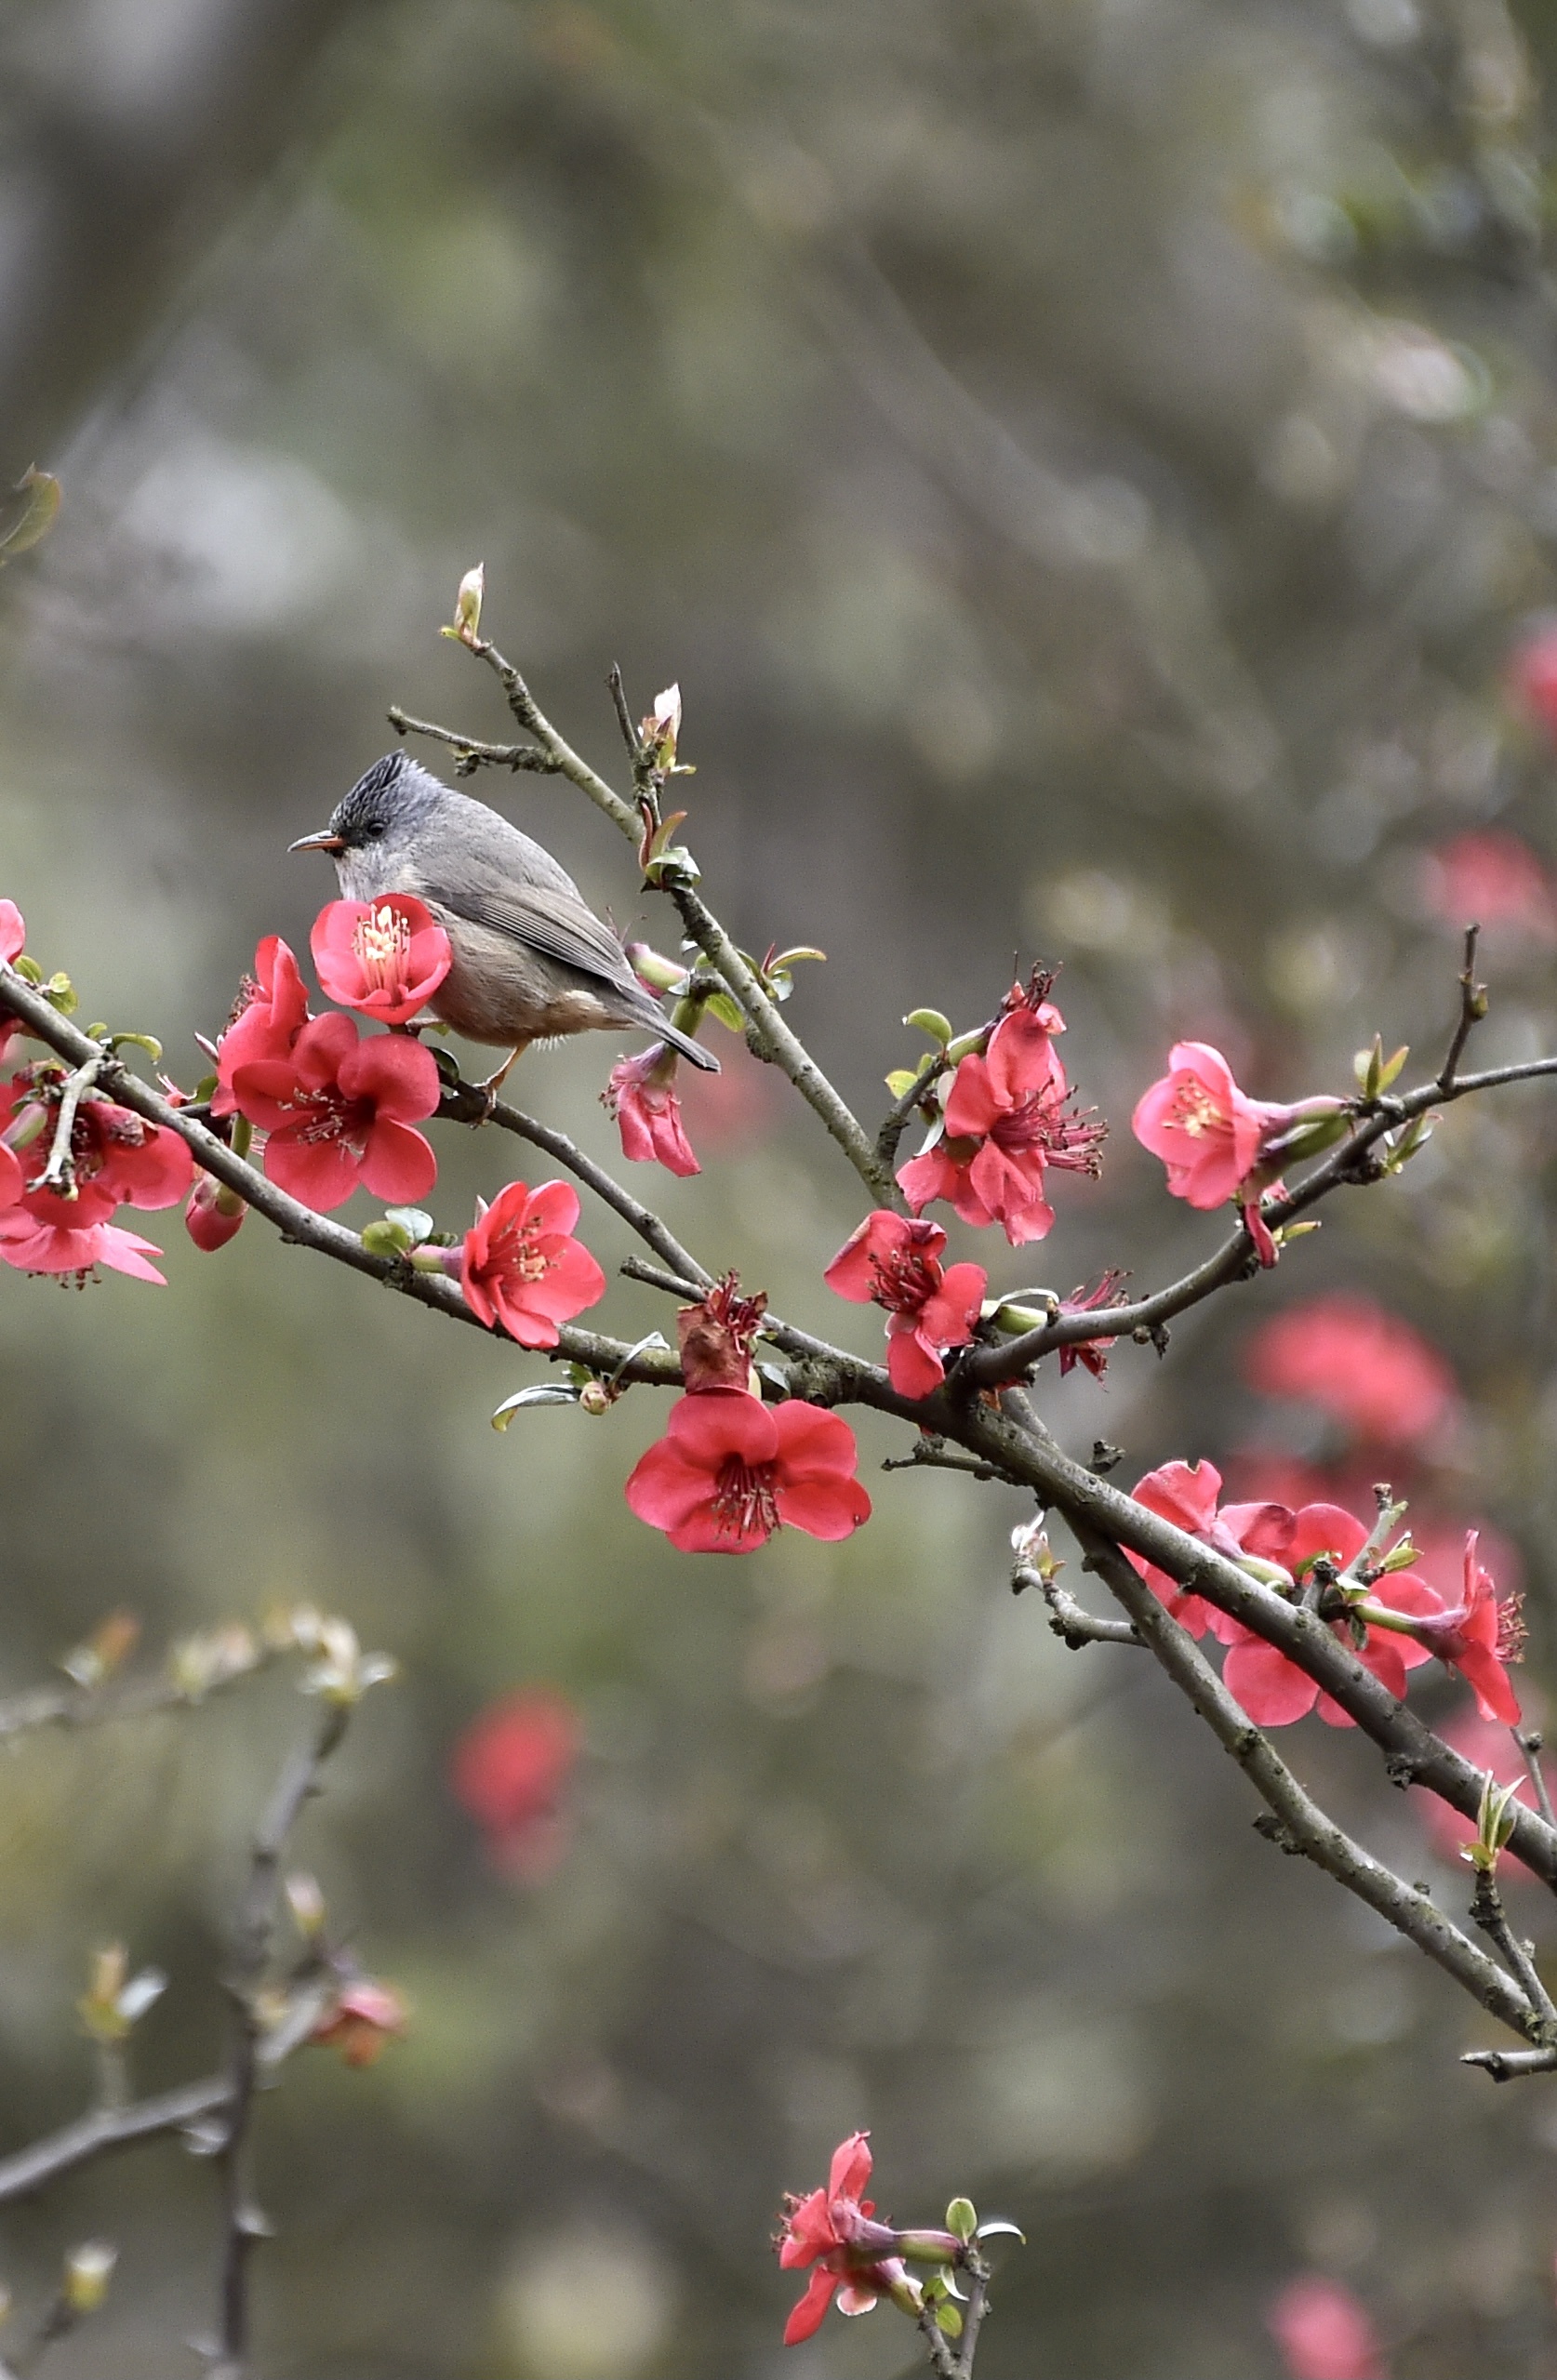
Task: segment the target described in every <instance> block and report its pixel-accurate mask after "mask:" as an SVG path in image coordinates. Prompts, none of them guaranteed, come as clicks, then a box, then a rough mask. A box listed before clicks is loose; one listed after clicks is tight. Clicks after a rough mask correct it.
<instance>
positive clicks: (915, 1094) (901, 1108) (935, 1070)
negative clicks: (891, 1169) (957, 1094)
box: [876, 1050, 952, 1166]
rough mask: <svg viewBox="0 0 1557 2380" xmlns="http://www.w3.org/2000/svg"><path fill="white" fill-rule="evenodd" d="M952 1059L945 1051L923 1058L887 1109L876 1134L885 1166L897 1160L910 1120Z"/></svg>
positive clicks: (879, 1155) (877, 1149)
mask: <svg viewBox="0 0 1557 2380" xmlns="http://www.w3.org/2000/svg"><path fill="white" fill-rule="evenodd" d="M951 1063H952V1061H951V1059H950V1058H949V1057H947V1055H946V1052H945V1051H944V1050H940V1051H939V1052H933V1053H932V1054H931V1055H930V1056H929V1057H927V1058H926V1059H925V1064H924V1068H923V1070H922V1071H921V1072H920V1073H918V1074H916V1075H915V1076H914V1078H913V1081H912V1083H911V1084H909V1087H908V1089H907V1090H906V1091H905V1092H904V1093H903V1095H902V1097H901V1098H899V1099H895V1100H894V1101H893V1104H892V1106H891V1108H890V1109H889V1110H887V1113H886V1116H885V1121H884V1122H883V1124H882V1127H881V1130H880V1131H879V1132H878V1133H877V1135H876V1155H877V1156H878V1157H879V1158H880V1159H881V1162H882V1163H883V1164H884V1165H886V1166H891V1165H893V1164H894V1163H896V1162H897V1156H898V1142H899V1141H900V1140H901V1138H902V1137H903V1134H904V1133H905V1132H906V1130H907V1129H908V1125H909V1120H910V1118H911V1117H912V1114H913V1111H914V1110H915V1108H917V1107H918V1106H919V1104H920V1102H921V1100H922V1099H923V1098H924V1097H925V1092H926V1091H927V1090H928V1089H929V1088H930V1085H931V1084H933V1083H938V1081H939V1080H940V1077H941V1076H942V1075H943V1074H944V1073H945V1071H946V1070H947V1068H948V1067H949V1066H950V1065H951Z"/></svg>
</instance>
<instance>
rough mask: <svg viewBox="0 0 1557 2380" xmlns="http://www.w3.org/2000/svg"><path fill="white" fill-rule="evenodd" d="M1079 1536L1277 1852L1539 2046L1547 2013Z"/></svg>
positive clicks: (1094, 1541) (1109, 1551) (1158, 1609)
mask: <svg viewBox="0 0 1557 2380" xmlns="http://www.w3.org/2000/svg"><path fill="white" fill-rule="evenodd" d="M1077 1536H1078V1539H1079V1541H1080V1543H1081V1545H1082V1548H1083V1549H1084V1551H1085V1555H1086V1563H1087V1567H1088V1569H1089V1570H1093V1571H1095V1572H1096V1573H1097V1574H1098V1576H1099V1577H1100V1578H1101V1579H1102V1580H1103V1582H1104V1584H1105V1585H1106V1586H1107V1588H1108V1589H1109V1591H1110V1593H1111V1594H1112V1595H1114V1596H1116V1597H1117V1598H1118V1600H1119V1602H1121V1603H1122V1604H1123V1605H1124V1607H1125V1611H1126V1612H1127V1613H1128V1614H1129V1615H1130V1618H1131V1620H1132V1621H1133V1623H1134V1625H1135V1627H1136V1629H1137V1630H1138V1633H1139V1635H1140V1637H1141V1639H1142V1640H1143V1642H1145V1644H1146V1645H1147V1647H1148V1649H1149V1650H1150V1651H1151V1653H1152V1654H1153V1655H1154V1656H1155V1657H1156V1659H1157V1660H1158V1661H1159V1662H1160V1663H1161V1664H1162V1666H1163V1668H1164V1669H1165V1670H1166V1672H1167V1674H1168V1676H1169V1677H1170V1678H1171V1679H1172V1680H1173V1682H1174V1684H1175V1685H1176V1686H1177V1687H1178V1690H1179V1692H1180V1693H1181V1694H1183V1695H1186V1696H1187V1698H1188V1699H1189V1701H1190V1702H1191V1703H1192V1705H1193V1706H1194V1709H1196V1711H1197V1712H1198V1713H1199V1715H1200V1716H1201V1718H1202V1719H1204V1722H1205V1723H1206V1725H1207V1726H1208V1727H1209V1728H1210V1729H1211V1732H1212V1734H1213V1735H1215V1736H1216V1738H1217V1741H1218V1743H1219V1744H1220V1745H1221V1747H1222V1749H1223V1750H1224V1751H1226V1752H1229V1753H1231V1756H1232V1758H1233V1759H1234V1760H1235V1761H1236V1762H1237V1763H1238V1765H1239V1767H1240V1768H1241V1769H1242V1770H1243V1772H1244V1775H1245V1776H1246V1777H1247V1778H1248V1780H1249V1782H1250V1784H1251V1785H1252V1786H1253V1787H1254V1788H1255V1790H1256V1792H1257V1793H1258V1795H1259V1797H1260V1799H1261V1801H1262V1802H1264V1803H1265V1805H1266V1808H1267V1809H1268V1810H1269V1812H1270V1814H1271V1816H1270V1820H1269V1822H1267V1823H1264V1824H1261V1825H1260V1832H1261V1833H1262V1834H1264V1835H1266V1836H1268V1837H1269V1839H1270V1841H1271V1842H1274V1843H1275V1844H1277V1846H1278V1847H1279V1848H1280V1849H1281V1850H1283V1851H1288V1852H1298V1853H1301V1854H1302V1855H1303V1857H1304V1858H1306V1859H1311V1860H1312V1861H1313V1863H1314V1865H1315V1866H1316V1867H1317V1868H1323V1869H1324V1873H1325V1874H1326V1875H1327V1876H1333V1877H1334V1878H1335V1880H1336V1881H1337V1883H1338V1884H1344V1885H1345V1887H1346V1889H1347V1891H1348V1892H1349V1893H1354V1894H1355V1895H1357V1897H1358V1899H1359V1900H1361V1901H1365V1902H1366V1903H1367V1906H1368V1907H1369V1908H1371V1909H1375V1910H1377V1913H1378V1915H1379V1916H1380V1917H1382V1918H1384V1919H1385V1920H1387V1921H1388V1922H1389V1923H1390V1924H1391V1925H1392V1926H1393V1927H1394V1928H1395V1930H1396V1932H1397V1933H1399V1934H1403V1935H1404V1936H1405V1938H1406V1940H1407V1941H1409V1942H1414V1943H1415V1944H1416V1946H1417V1949H1418V1950H1422V1951H1424V1952H1425V1953H1426V1954H1427V1956H1428V1957H1429V1958H1430V1959H1431V1960H1432V1961H1433V1963H1434V1964H1435V1965H1436V1966H1440V1967H1442V1968H1443V1969H1444V1973H1445V1974H1449V1975H1452V1976H1453V1977H1454V1979H1455V1981H1456V1983H1457V1984H1458V1985H1459V1986H1460V1987H1461V1988H1462V1989H1463V1990H1465V1991H1468V1992H1469V1993H1470V1994H1471V1998H1472V1999H1473V2000H1475V2001H1478V2002H1479V2003H1480V2004H1481V2006H1482V2007H1483V2008H1485V2009H1487V2010H1488V2011H1489V2012H1490V2014H1492V2015H1494V2016H1496V2017H1497V2020H1498V2022H1499V2023H1500V2024H1503V2025H1507V2026H1508V2027H1509V2028H1510V2031H1511V2032H1515V2033H1518V2034H1520V2035H1521V2036H1522V2037H1523V2038H1524V2040H1526V2041H1539V2039H1540V2036H1541V2032H1542V2029H1543V2028H1544V2025H1545V2022H1546V2017H1545V2012H1544V2010H1543V2009H1541V2008H1539V2007H1538V2006H1536V2005H1535V2004H1533V2002H1532V2001H1531V2000H1530V1998H1529V1997H1528V1996H1527V1994H1526V1991H1525V1990H1524V1988H1523V1986H1522V1984H1521V1983H1520V1981H1518V1980H1516V1979H1515V1978H1514V1977H1511V1976H1510V1975H1506V1974H1504V1973H1503V1970H1502V1968H1501V1967H1499V1966H1498V1965H1497V1963H1496V1961H1494V1960H1491V1959H1489V1958H1488V1957H1487V1955H1486V1953H1485V1952H1484V1950H1478V1949H1477V1948H1476V1946H1475V1944H1474V1943H1473V1942H1472V1941H1471V1938H1470V1936H1469V1935H1465V1934H1462V1933H1461V1932H1460V1930H1459V1928H1458V1927H1457V1925H1453V1924H1451V1923H1450V1921H1449V1920H1448V1919H1447V1918H1446V1917H1444V1915H1443V1914H1442V1912H1441V1911H1440V1910H1438V1909H1436V1908H1434V1907H1433V1905H1432V1903H1431V1900H1430V1899H1429V1898H1428V1895H1426V1894H1425V1893H1418V1892H1417V1891H1416V1890H1415V1889H1414V1888H1413V1887H1412V1886H1411V1885H1409V1884H1407V1883H1405V1882H1404V1881H1403V1880H1402V1879H1401V1878H1400V1877H1399V1876H1397V1875H1396V1874H1395V1873H1394V1871H1393V1870H1392V1869H1391V1868H1386V1867H1385V1866H1384V1864H1383V1862H1382V1861H1381V1860H1377V1859H1375V1857H1374V1856H1373V1855H1372V1853H1371V1852H1368V1851H1364V1848H1363V1846H1362V1845H1361V1843H1358V1842H1353V1841H1352V1840H1351V1836H1350V1835H1348V1834H1345V1833H1343V1831H1342V1830H1341V1828H1339V1827H1337V1825H1336V1823H1335V1821H1334V1820H1333V1819H1332V1818H1329V1817H1327V1816H1326V1815H1325V1814H1324V1811H1323V1810H1322V1809H1321V1808H1320V1807H1319V1805H1318V1803H1317V1802H1314V1801H1312V1800H1311V1798H1310V1797H1309V1795H1308V1794H1307V1793H1305V1792H1304V1790H1303V1788H1302V1787H1301V1786H1300V1785H1299V1784H1298V1780H1297V1778H1296V1777H1295V1776H1294V1775H1293V1774H1292V1772H1291V1770H1290V1769H1289V1768H1288V1767H1287V1765H1286V1763H1285V1762H1284V1761H1283V1760H1282V1759H1281V1758H1280V1757H1279V1756H1278V1754H1277V1753H1276V1751H1275V1749H1274V1748H1273V1747H1272V1745H1271V1740H1270V1738H1269V1736H1267V1735H1265V1734H1264V1733H1263V1732H1262V1731H1261V1730H1260V1729H1259V1728H1258V1727H1257V1726H1256V1725H1255V1724H1254V1722H1252V1720H1250V1719H1249V1717H1248V1716H1247V1714H1246V1713H1245V1712H1244V1710H1243V1709H1241V1707H1240V1706H1239V1704H1238V1703H1237V1702H1235V1701H1234V1700H1233V1697H1232V1695H1231V1694H1230V1693H1229V1692H1228V1690H1227V1688H1226V1686H1224V1685H1223V1683H1222V1682H1221V1680H1220V1678H1219V1677H1218V1675H1217V1672H1216V1670H1215V1669H1213V1668H1212V1666H1211V1664H1210V1662H1209V1661H1207V1660H1206V1658H1205V1656H1204V1654H1203V1653H1202V1652H1201V1650H1200V1648H1199V1646H1198V1645H1197V1644H1196V1643H1195V1641H1194V1639H1193V1638H1192V1637H1191V1635H1190V1634H1189V1632H1188V1630H1187V1629H1182V1628H1180V1627H1179V1625H1178V1621H1177V1620H1176V1619H1174V1618H1173V1617H1172V1615H1170V1613H1169V1612H1168V1610H1167V1607H1166V1606H1165V1604H1164V1603H1163V1602H1160V1601H1159V1599H1158V1597H1157V1596H1156V1595H1154V1594H1153V1593H1152V1591H1151V1588H1150V1587H1149V1586H1148V1585H1147V1584H1146V1581H1145V1580H1144V1579H1143V1578H1142V1577H1140V1576H1139V1575H1138V1573H1137V1572H1136V1571H1135V1570H1134V1569H1133V1568H1132V1567H1131V1565H1130V1563H1129V1562H1126V1561H1125V1556H1124V1554H1123V1553H1122V1552H1121V1550H1120V1549H1119V1547H1118V1546H1117V1545H1111V1543H1110V1542H1109V1540H1108V1538H1107V1537H1106V1536H1101V1535H1100V1534H1099V1533H1098V1531H1096V1530H1095V1529H1091V1528H1087V1527H1086V1526H1085V1524H1084V1525H1083V1526H1082V1527H1081V1528H1080V1529H1079V1530H1078V1531H1077ZM1257 1823H1259V1822H1258V1821H1257ZM1543 1998H1544V1994H1543ZM1549 2004H1550V2003H1549Z"/></svg>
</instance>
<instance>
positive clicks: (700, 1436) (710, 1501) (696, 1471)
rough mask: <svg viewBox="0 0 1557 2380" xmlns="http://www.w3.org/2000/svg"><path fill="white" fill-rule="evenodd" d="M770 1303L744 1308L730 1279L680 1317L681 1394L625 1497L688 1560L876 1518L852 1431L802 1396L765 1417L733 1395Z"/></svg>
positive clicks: (745, 1301) (742, 1392) (745, 1390)
mask: <svg viewBox="0 0 1557 2380" xmlns="http://www.w3.org/2000/svg"><path fill="white" fill-rule="evenodd" d="M764 1305H765V1300H764V1299H759V1298H741V1297H739V1296H738V1295H737V1283H736V1281H735V1276H734V1275H733V1274H731V1275H729V1276H727V1278H726V1279H725V1281H723V1282H720V1283H715V1285H714V1287H713V1288H712V1290H710V1292H709V1293H708V1295H707V1296H705V1297H703V1298H701V1299H699V1302H698V1304H697V1305H696V1306H692V1307H687V1308H684V1309H683V1314H682V1325H681V1332H680V1336H681V1340H682V1346H683V1357H682V1376H683V1378H684V1380H685V1386H686V1394H685V1396H684V1397H681V1398H680V1399H678V1401H677V1403H675V1404H673V1405H672V1408H671V1412H670V1417H669V1419H668V1421H667V1423H666V1427H665V1435H664V1437H663V1438H659V1439H657V1440H656V1441H655V1443H654V1444H653V1445H652V1446H650V1447H649V1449H648V1451H647V1452H646V1453H645V1455H643V1456H640V1457H639V1460H638V1463H637V1465H636V1467H635V1468H634V1469H633V1471H632V1476H631V1477H630V1478H629V1480H628V1483H627V1491H626V1493H627V1501H628V1503H629V1505H630V1506H631V1507H632V1510H633V1511H634V1512H635V1513H636V1514H637V1515H638V1518H639V1520H640V1521H646V1522H648V1525H649V1526H650V1528H652V1529H662V1530H663V1531H664V1533H665V1535H666V1536H668V1537H669V1538H670V1540H671V1543H672V1545H673V1546H675V1547H677V1548H679V1549H680V1550H681V1551H682V1552H683V1553H751V1552H752V1551H754V1549H756V1548H757V1547H758V1546H761V1545H765V1544H766V1542H767V1540H768V1538H769V1537H770V1536H772V1535H773V1533H774V1531H775V1529H777V1528H779V1527H780V1526H781V1525H784V1524H786V1523H787V1524H788V1525H789V1526H790V1527H791V1528H795V1529H803V1530H804V1531H805V1534H806V1535H807V1536H813V1537H823V1538H829V1539H832V1538H838V1537H846V1536H850V1535H851V1534H852V1533H853V1531H854V1530H856V1529H858V1527H859V1525H860V1523H861V1522H864V1521H868V1520H869V1519H870V1517H871V1499H870V1497H869V1496H867V1495H866V1493H865V1490H864V1489H863V1488H862V1487H861V1486H860V1484H859V1482H858V1478H857V1477H856V1476H855V1473H856V1467H857V1464H858V1448H857V1446H856V1444H855V1439H854V1432H853V1430H852V1429H850V1428H849V1426H848V1423H847V1422H846V1421H845V1420H843V1419H842V1418H841V1416H839V1415H837V1414H835V1413H828V1412H825V1411H824V1410H823V1409H822V1407H821V1406H819V1405H814V1404H808V1403H806V1402H805V1399H804V1398H801V1397H791V1398H788V1399H787V1400H786V1401H785V1402H784V1403H782V1404H777V1405H771V1406H770V1405H766V1404H765V1403H763V1400H762V1398H761V1396H759V1395H756V1394H754V1393H753V1392H752V1389H751V1388H750V1387H746V1386H740V1385H732V1383H739V1382H740V1381H744V1380H748V1379H749V1378H750V1376H751V1358H752V1340H753V1338H754V1336H755V1334H756V1331H757V1329H758V1327H759V1325H760V1323H761V1319H762V1313H763V1308H764ZM688 1318H690V1319H688Z"/></svg>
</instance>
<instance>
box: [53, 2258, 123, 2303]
mask: <svg viewBox="0 0 1557 2380" xmlns="http://www.w3.org/2000/svg"><path fill="white" fill-rule="evenodd" d="M118 2261H119V2251H118V2249H117V2248H113V2247H111V2246H110V2245H109V2243H108V2241H107V2240H85V2241H83V2243H82V2245H81V2246H80V2247H79V2248H73V2249H72V2250H71V2251H70V2253H69V2254H68V2255H67V2256H66V2258H65V2268H64V2272H63V2274H62V2275H61V2277H60V2296H61V2297H62V2298H63V2300H64V2302H65V2304H66V2305H67V2306H68V2307H70V2310H71V2312H72V2313H73V2314H77V2315H84V2314H95V2313H96V2312H97V2310H98V2307H100V2305H101V2304H102V2301H103V2299H104V2298H105V2297H106V2296H107V2294H108V2284H109V2282H110V2281H111V2280H113V2267H114V2266H115V2265H116V2264H117V2263H118Z"/></svg>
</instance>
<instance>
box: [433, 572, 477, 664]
mask: <svg viewBox="0 0 1557 2380" xmlns="http://www.w3.org/2000/svg"><path fill="white" fill-rule="evenodd" d="M485 593H486V564H485V563H484V562H478V563H477V564H476V566H475V568H474V569H473V570H467V571H466V573H465V576H464V577H463V578H461V579H460V581H459V592H458V593H457V594H456V596H455V598H454V618H453V619H452V621H451V622H450V623H449V625H448V627H446V628H445V629H442V630H440V631H439V633H440V634H441V635H444V636H453V637H457V638H458V639H459V643H460V644H461V645H473V644H474V643H475V642H476V640H477V637H478V635H479V633H480V631H481V599H482V597H483V595H484V594H485Z"/></svg>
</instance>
